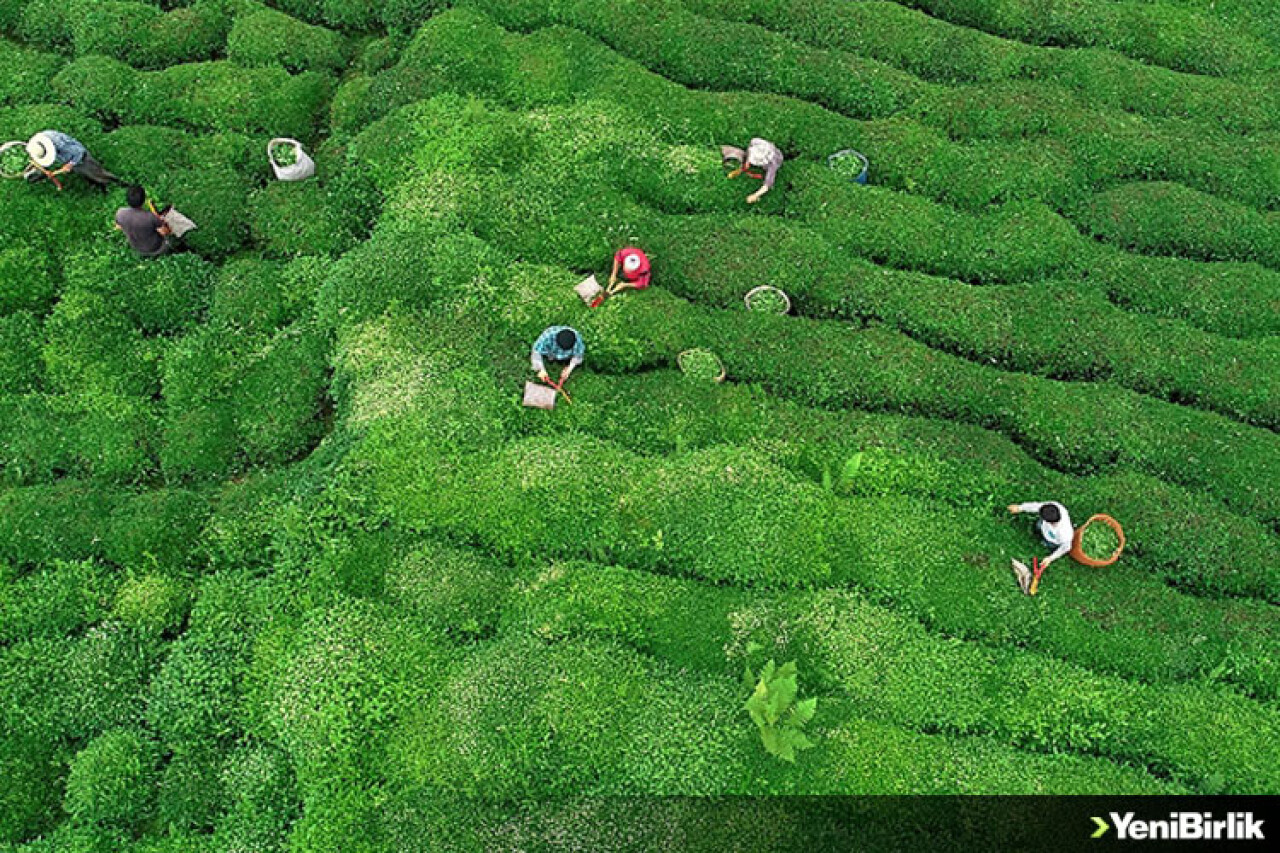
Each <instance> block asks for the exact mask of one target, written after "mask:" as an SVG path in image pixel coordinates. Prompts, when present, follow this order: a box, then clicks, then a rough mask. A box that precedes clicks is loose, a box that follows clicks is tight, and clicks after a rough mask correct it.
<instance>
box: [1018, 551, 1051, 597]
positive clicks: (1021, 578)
mask: <svg viewBox="0 0 1280 853" xmlns="http://www.w3.org/2000/svg"><path fill="white" fill-rule="evenodd" d="M1047 568H1049V564H1048V563H1041V562H1040V558H1039V557H1032V558H1031V568H1029V569H1028V568H1027V566H1026V564H1025V563H1022V562H1019V561H1018V560H1014V561H1013V571H1014V573H1015V574H1016V575H1017V576H1018V585H1019V586H1020V587H1022V591H1023V592H1025V593H1026V594H1027V595H1035V594H1036V591H1037V590H1038V589H1039V588H1040V576H1041V575H1043V574H1044V570H1045V569H1047Z"/></svg>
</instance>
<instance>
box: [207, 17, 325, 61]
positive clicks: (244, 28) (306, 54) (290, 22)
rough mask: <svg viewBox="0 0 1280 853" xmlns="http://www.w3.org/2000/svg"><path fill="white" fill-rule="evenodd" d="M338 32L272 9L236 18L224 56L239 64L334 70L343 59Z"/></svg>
mask: <svg viewBox="0 0 1280 853" xmlns="http://www.w3.org/2000/svg"><path fill="white" fill-rule="evenodd" d="M344 52H345V50H344V45H343V40H342V37H341V36H340V35H338V34H337V33H335V32H332V31H330V30H327V29H325V28H323V27H316V26H311V25H309V24H304V23H303V22H301V21H299V20H297V19H295V18H291V17H290V16H288V15H284V14H281V13H280V12H276V11H274V10H271V9H260V10H258V11H256V12H251V13H249V14H246V15H240V16H239V17H237V18H236V21H235V24H234V25H233V26H232V28H231V33H230V35H229V36H228V38H227V57H228V58H229V59H231V60H232V61H233V62H238V63H240V64H241V65H247V66H256V65H282V66H284V67H285V68H286V69H288V70H289V71H335V70H337V69H338V68H339V67H340V66H341V65H342V64H343V62H344V55H343V54H344Z"/></svg>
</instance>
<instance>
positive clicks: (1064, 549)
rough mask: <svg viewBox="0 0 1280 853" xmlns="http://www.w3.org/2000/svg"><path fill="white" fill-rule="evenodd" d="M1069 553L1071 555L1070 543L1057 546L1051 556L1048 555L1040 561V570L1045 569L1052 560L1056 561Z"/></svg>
mask: <svg viewBox="0 0 1280 853" xmlns="http://www.w3.org/2000/svg"><path fill="white" fill-rule="evenodd" d="M1069 553H1071V543H1070V542H1064V543H1062V544H1061V545H1059V546H1058V549H1057V550H1056V551H1054V552H1053V553H1052V554H1050V555H1049V556H1047V557H1045V558H1044V559H1043V560H1041V561H1040V568H1041V570H1043V569H1045V568H1047V567H1048V565H1049V564H1050V563H1052V562H1053V561H1054V560H1057V559H1059V558H1060V557H1065V556H1066V555H1067V554H1069Z"/></svg>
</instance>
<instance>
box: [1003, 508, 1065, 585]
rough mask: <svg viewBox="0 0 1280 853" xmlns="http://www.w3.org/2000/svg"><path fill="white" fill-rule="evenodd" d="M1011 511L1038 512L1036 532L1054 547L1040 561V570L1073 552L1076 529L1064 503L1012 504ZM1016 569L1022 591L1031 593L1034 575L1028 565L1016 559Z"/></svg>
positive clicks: (1014, 512)
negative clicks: (1072, 546)
mask: <svg viewBox="0 0 1280 853" xmlns="http://www.w3.org/2000/svg"><path fill="white" fill-rule="evenodd" d="M1009 512H1011V513H1013V514H1014V515H1017V514H1019V513H1023V512H1034V513H1035V514H1036V516H1037V517H1036V532H1037V533H1039V534H1040V538H1041V539H1043V540H1044V541H1045V544H1046V545H1048V546H1049V547H1050V548H1052V549H1053V553H1052V554H1050V555H1049V556H1048V557H1045V558H1044V560H1042V561H1040V564H1039V571H1040V572H1044V570H1045V569H1047V568H1048V567H1049V564H1050V563H1052V562H1054V561H1056V560H1059V559H1061V558H1062V557H1065V556H1066V555H1067V554H1068V553H1070V552H1071V544H1072V542H1074V541H1075V535H1076V529H1075V527H1073V526H1072V525H1071V516H1070V515H1069V514H1068V513H1067V508H1066V507H1065V506H1063V505H1062V504H1060V503H1058V502H1057V501H1045V502H1044V503H1035V502H1031V503H1021V504H1010V505H1009ZM1014 571H1015V572H1016V573H1017V575H1018V584H1019V586H1021V587H1022V591H1023V592H1025V593H1027V594H1028V595H1030V594H1031V584H1032V581H1033V580H1034V577H1033V576H1032V575H1031V573H1030V571H1029V570H1028V569H1027V567H1026V566H1023V565H1022V564H1021V563H1018V562H1017V561H1014Z"/></svg>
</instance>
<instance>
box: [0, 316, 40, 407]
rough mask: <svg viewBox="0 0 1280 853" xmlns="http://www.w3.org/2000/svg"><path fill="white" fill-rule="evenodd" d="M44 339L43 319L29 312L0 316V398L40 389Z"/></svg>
mask: <svg viewBox="0 0 1280 853" xmlns="http://www.w3.org/2000/svg"><path fill="white" fill-rule="evenodd" d="M43 337H44V335H43V329H42V327H41V323H40V320H39V318H37V317H36V316H35V315H34V314H32V313H31V312H29V311H17V312H15V313H13V314H10V315H8V316H7V317H3V316H0V394H23V393H26V392H28V391H35V390H37V389H38V388H39V387H40V385H41V379H42V374H43V372H44V364H43V362H42V361H41V358H40V344H41V340H42V338H43Z"/></svg>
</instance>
